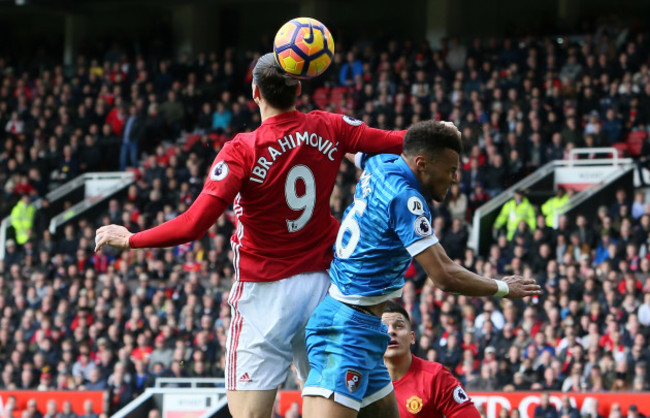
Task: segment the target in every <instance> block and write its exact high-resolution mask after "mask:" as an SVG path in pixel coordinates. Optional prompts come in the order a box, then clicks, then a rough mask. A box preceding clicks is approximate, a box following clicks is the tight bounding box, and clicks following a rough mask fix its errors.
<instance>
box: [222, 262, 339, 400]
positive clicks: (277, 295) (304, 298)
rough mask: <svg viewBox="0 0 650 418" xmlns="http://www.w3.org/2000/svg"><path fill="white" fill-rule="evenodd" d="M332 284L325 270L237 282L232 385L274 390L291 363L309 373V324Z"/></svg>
mask: <svg viewBox="0 0 650 418" xmlns="http://www.w3.org/2000/svg"><path fill="white" fill-rule="evenodd" d="M329 286H330V279H329V275H328V274H327V272H325V271H318V272H312V273H303V274H297V275H295V276H291V277H289V278H286V279H283V280H278V281H273V282H242V281H237V282H235V283H234V284H233V286H232V289H231V291H230V297H229V298H228V303H229V304H230V307H231V312H232V319H231V321H230V329H229V330H228V338H227V341H226V389H227V390H271V389H277V387H278V386H279V385H280V384H282V383H284V381H285V380H286V379H287V376H288V373H289V371H290V366H291V363H292V362H293V364H294V365H295V366H296V369H297V371H298V377H299V378H300V379H302V380H305V379H306V378H307V375H308V374H309V361H308V360H307V350H306V348H305V325H306V324H307V321H308V320H309V317H310V315H311V313H312V311H313V310H314V309H315V308H316V306H317V305H318V304H319V303H320V301H321V300H323V298H324V297H325V295H326V294H327V290H328V288H329Z"/></svg>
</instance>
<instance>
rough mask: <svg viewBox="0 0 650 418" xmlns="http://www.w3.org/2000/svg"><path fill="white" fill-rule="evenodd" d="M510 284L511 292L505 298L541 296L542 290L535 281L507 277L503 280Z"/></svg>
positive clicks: (519, 277)
mask: <svg viewBox="0 0 650 418" xmlns="http://www.w3.org/2000/svg"><path fill="white" fill-rule="evenodd" d="M501 280H503V281H504V282H506V283H507V284H508V287H509V288H510V291H509V292H508V295H507V296H505V297H506V298H509V299H520V298H524V297H526V296H533V295H541V294H542V288H541V287H540V286H539V285H538V284H537V282H535V280H534V279H524V278H523V277H521V276H507V277H504V278H503V279H501Z"/></svg>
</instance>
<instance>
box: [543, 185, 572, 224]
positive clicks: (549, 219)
mask: <svg viewBox="0 0 650 418" xmlns="http://www.w3.org/2000/svg"><path fill="white" fill-rule="evenodd" d="M569 199H570V197H569V195H568V194H566V190H565V189H564V187H562V186H560V187H558V188H557V194H556V195H555V196H553V197H552V198H550V199H548V200H547V201H546V202H544V204H543V205H542V207H541V209H542V213H543V214H544V216H545V217H546V226H550V227H551V228H555V227H557V224H556V219H555V215H556V214H557V213H558V212H559V211H560V209H562V208H563V207H564V206H565V205H566V204H567V203H569Z"/></svg>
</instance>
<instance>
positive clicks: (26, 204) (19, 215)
mask: <svg viewBox="0 0 650 418" xmlns="http://www.w3.org/2000/svg"><path fill="white" fill-rule="evenodd" d="M35 213H36V209H34V205H32V203H31V201H30V198H29V195H28V194H23V195H22V196H21V198H20V200H19V201H18V203H16V206H14V207H13V209H12V210H11V226H13V228H14V231H15V234H16V242H17V243H18V245H23V244H25V243H26V242H27V240H29V238H30V236H31V234H32V226H33V224H34V215H35Z"/></svg>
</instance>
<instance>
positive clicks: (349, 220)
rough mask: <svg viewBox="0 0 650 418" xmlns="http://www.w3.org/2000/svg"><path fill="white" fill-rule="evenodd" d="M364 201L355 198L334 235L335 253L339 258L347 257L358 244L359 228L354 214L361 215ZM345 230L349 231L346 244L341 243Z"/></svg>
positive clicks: (364, 205) (363, 209)
mask: <svg viewBox="0 0 650 418" xmlns="http://www.w3.org/2000/svg"><path fill="white" fill-rule="evenodd" d="M366 205H367V204H366V201H365V200H362V199H355V200H354V206H352V209H350V211H349V212H348V214H347V215H345V219H343V222H341V227H340V228H339V233H338V234H337V235H336V255H337V256H338V257H339V258H343V259H345V258H349V257H350V256H351V255H352V253H353V252H354V249H355V248H357V244H359V238H361V228H360V227H359V223H358V222H357V220H356V219H354V215H355V214H357V213H358V214H359V216H361V215H363V212H364V211H365V210H366ZM346 231H350V238H349V239H348V242H347V244H345V245H343V236H344V235H345V232H346Z"/></svg>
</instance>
